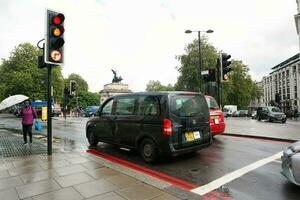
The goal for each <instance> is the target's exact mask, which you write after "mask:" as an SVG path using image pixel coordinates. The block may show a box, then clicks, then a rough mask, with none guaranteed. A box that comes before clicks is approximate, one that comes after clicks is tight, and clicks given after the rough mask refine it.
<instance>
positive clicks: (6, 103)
mask: <svg viewBox="0 0 300 200" xmlns="http://www.w3.org/2000/svg"><path fill="white" fill-rule="evenodd" d="M26 99H28V97H27V96H24V95H22V94H18V95H13V96H10V97H7V98H6V99H4V100H3V101H2V102H1V103H0V110H3V109H5V108H8V107H11V106H13V105H16V104H18V103H21V102H22V101H25V100H26Z"/></svg>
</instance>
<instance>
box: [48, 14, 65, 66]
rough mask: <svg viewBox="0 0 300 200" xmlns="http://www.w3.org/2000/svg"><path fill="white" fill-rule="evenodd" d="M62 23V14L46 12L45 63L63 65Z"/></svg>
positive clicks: (63, 42)
mask: <svg viewBox="0 0 300 200" xmlns="http://www.w3.org/2000/svg"><path fill="white" fill-rule="evenodd" d="M64 21H65V16H64V14H62V13H59V12H55V11H52V10H46V30H45V32H46V33H45V35H46V38H45V39H46V42H45V63H48V64H55V65H63V64H64V44H65V40H64V32H65V28H64Z"/></svg>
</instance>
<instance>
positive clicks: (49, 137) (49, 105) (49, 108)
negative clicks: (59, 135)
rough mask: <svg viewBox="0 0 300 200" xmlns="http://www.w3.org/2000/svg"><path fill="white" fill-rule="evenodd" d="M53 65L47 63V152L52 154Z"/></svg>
mask: <svg viewBox="0 0 300 200" xmlns="http://www.w3.org/2000/svg"><path fill="white" fill-rule="evenodd" d="M52 67H53V65H51V64H47V69H48V84H47V86H48V89H47V153H48V155H52V96H51V88H52V87H51V86H52Z"/></svg>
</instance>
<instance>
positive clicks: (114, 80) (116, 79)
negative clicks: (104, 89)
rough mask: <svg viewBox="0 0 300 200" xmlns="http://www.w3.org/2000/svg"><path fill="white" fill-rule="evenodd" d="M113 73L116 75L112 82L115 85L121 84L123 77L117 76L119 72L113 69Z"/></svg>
mask: <svg viewBox="0 0 300 200" xmlns="http://www.w3.org/2000/svg"><path fill="white" fill-rule="evenodd" d="M111 71H112V72H113V74H114V78H113V80H112V82H113V83H119V82H121V81H122V80H123V78H122V77H121V76H119V77H118V76H117V72H116V71H115V70H113V69H112V70H111Z"/></svg>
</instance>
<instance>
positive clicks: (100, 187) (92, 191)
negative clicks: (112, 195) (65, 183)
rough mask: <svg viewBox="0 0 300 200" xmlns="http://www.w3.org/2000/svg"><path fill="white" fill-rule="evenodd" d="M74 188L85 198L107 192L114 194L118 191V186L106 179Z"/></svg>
mask: <svg viewBox="0 0 300 200" xmlns="http://www.w3.org/2000/svg"><path fill="white" fill-rule="evenodd" d="M74 188H75V189H76V190H77V191H78V192H79V193H80V194H81V195H82V196H84V197H85V198H89V197H93V196H96V195H99V194H104V193H107V192H112V191H114V190H116V189H118V187H117V186H115V185H113V184H112V183H110V182H108V181H106V180H104V179H100V180H97V181H93V182H88V183H83V184H80V185H76V186H74Z"/></svg>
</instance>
